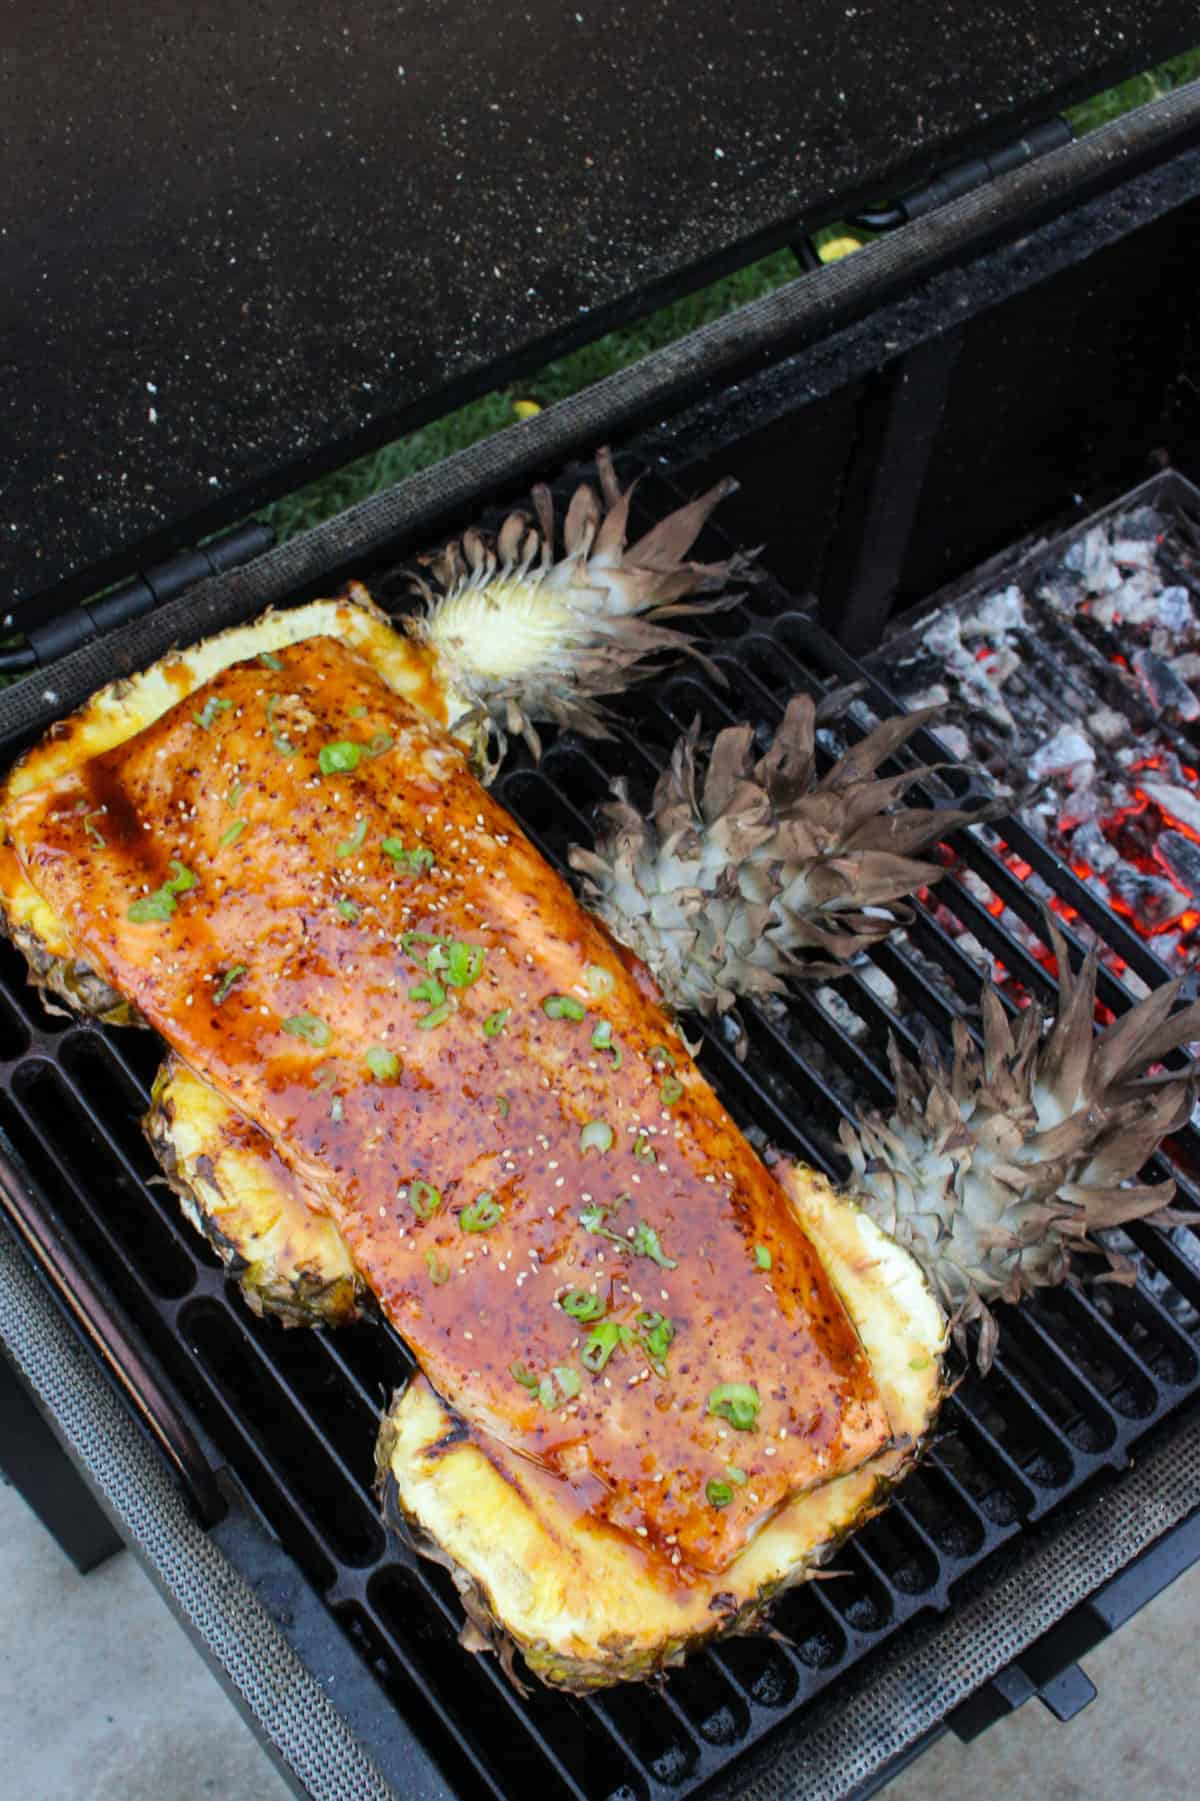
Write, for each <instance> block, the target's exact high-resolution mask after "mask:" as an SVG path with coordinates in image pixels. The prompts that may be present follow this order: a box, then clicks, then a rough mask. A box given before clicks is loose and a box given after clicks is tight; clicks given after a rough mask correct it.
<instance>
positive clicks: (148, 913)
mask: <svg viewBox="0 0 1200 1801" xmlns="http://www.w3.org/2000/svg"><path fill="white" fill-rule="evenodd" d="M174 911H175V896H174V895H173V894H168V893H167V890H166V889H165V888H156V889H155V890H154V893H153V894H143V895H142V896H141V897H140V899H138V900H135V901H134V902H133V903H132V905H131V906H130V908H129V912H128V915H127V917H128V918H129V919H131V920H132V921H133V923H134V925H137V926H143V925H146V924H148V923H149V921H150V920H152V919H170V917H171V915H172V913H174Z"/></svg>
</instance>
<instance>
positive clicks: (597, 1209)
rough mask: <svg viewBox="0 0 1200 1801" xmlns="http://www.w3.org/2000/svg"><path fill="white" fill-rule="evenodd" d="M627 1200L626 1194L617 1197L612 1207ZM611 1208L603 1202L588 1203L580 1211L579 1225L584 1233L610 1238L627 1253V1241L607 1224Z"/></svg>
mask: <svg viewBox="0 0 1200 1801" xmlns="http://www.w3.org/2000/svg"><path fill="white" fill-rule="evenodd" d="M628 1199H629V1196H628V1195H627V1194H621V1195H618V1196H617V1198H616V1200H615V1201H614V1202H613V1207H619V1206H620V1205H621V1203H622V1202H623V1201H627V1200H628ZM613 1207H609V1206H607V1205H606V1204H605V1203H604V1202H603V1201H589V1203H588V1205H587V1206H586V1207H583V1208H581V1209H580V1213H579V1223H580V1225H581V1226H582V1227H583V1229H584V1231H585V1232H594V1233H595V1234H596V1236H597V1238H610V1239H611V1240H612V1242H613V1243H614V1244H615V1245H619V1246H620V1248H621V1249H622V1250H623V1251H627V1250H628V1249H629V1244H628V1241H627V1240H626V1239H624V1238H622V1236H621V1234H620V1233H619V1232H614V1231H613V1229H612V1227H611V1226H610V1225H609V1223H608V1216H609V1214H610V1213H611V1212H612V1210H613Z"/></svg>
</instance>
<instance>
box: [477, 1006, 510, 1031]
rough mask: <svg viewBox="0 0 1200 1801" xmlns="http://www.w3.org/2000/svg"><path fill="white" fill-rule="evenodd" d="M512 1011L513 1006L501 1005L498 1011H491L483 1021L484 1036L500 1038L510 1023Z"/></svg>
mask: <svg viewBox="0 0 1200 1801" xmlns="http://www.w3.org/2000/svg"><path fill="white" fill-rule="evenodd" d="M511 1012H512V1008H511V1007H501V1008H500V1010H499V1011H498V1012H497V1013H489V1014H488V1016H487V1018H486V1019H485V1020H484V1022H483V1035H484V1037H485V1038H499V1036H500V1034H501V1032H502V1031H503V1030H504V1028H505V1026H506V1025H507V1024H508V1016H509V1014H510V1013H511Z"/></svg>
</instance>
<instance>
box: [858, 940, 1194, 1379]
mask: <svg viewBox="0 0 1200 1801" xmlns="http://www.w3.org/2000/svg"><path fill="white" fill-rule="evenodd" d="M1047 931H1048V934H1049V939H1050V943H1051V946H1052V948H1053V951H1054V956H1055V959H1056V961H1057V965H1058V972H1059V974H1058V980H1059V995H1058V1007H1057V1012H1056V1013H1055V1015H1054V1017H1053V1023H1049V1014H1048V1011H1047V1010H1046V1009H1044V1008H1043V1007H1042V1005H1041V1004H1040V1003H1039V1002H1036V1001H1035V1002H1034V1003H1033V1004H1032V1005H1031V1006H1029V1007H1028V1008H1027V1009H1026V1010H1025V1012H1024V1013H1023V1014H1022V1015H1021V1017H1020V1019H1019V1020H1018V1021H1017V1023H1016V1025H1015V1027H1014V1026H1013V1024H1012V1023H1011V1022H1010V1020H1009V1018H1008V1015H1007V1013H1006V1012H1005V1009H1004V1005H1003V1003H1002V1001H1001V999H1000V996H999V994H998V993H997V992H996V990H995V989H994V988H992V987H990V986H989V987H988V988H986V989H985V990H984V992H983V997H982V1007H981V1012H982V1025H983V1033H982V1045H981V1046H980V1045H977V1044H976V1043H975V1040H974V1039H973V1038H972V1036H971V1034H970V1032H969V1031H968V1029H967V1027H966V1025H965V1023H964V1022H963V1021H962V1020H956V1021H955V1026H954V1048H953V1057H952V1059H951V1061H950V1063H949V1064H948V1065H947V1064H946V1063H944V1062H943V1060H942V1058H941V1055H940V1052H939V1050H938V1047H937V1045H936V1044H935V1043H934V1042H932V1041H930V1043H928V1044H927V1045H926V1046H925V1047H924V1048H923V1050H922V1053H921V1057H920V1060H919V1062H917V1063H913V1062H911V1061H910V1060H909V1059H907V1058H906V1057H904V1056H903V1055H902V1054H901V1052H900V1050H899V1048H898V1046H897V1045H896V1044H895V1043H894V1041H893V1043H892V1044H891V1046H890V1058H891V1064H892V1072H893V1076H894V1079H895V1085H896V1104H895V1108H894V1110H893V1111H892V1113H891V1115H890V1116H889V1117H887V1118H886V1119H885V1118H884V1117H883V1115H882V1114H880V1113H878V1112H871V1113H868V1114H864V1115H863V1116H862V1117H861V1118H860V1120H859V1123H858V1128H857V1130H855V1129H854V1128H853V1127H851V1126H849V1125H848V1124H843V1127H842V1142H843V1144H844V1146H845V1149H846V1151H847V1153H848V1155H849V1157H850V1161H851V1165H852V1168H853V1171H854V1183H855V1193H856V1197H857V1198H858V1199H859V1201H860V1203H861V1204H862V1205H863V1206H864V1207H865V1208H866V1209H867V1210H868V1211H869V1212H870V1214H871V1216H872V1218H873V1219H874V1220H875V1221H876V1222H877V1223H878V1224H879V1225H880V1226H882V1227H883V1229H884V1231H886V1232H888V1233H889V1234H890V1235H891V1236H892V1237H894V1238H896V1239H897V1240H898V1242H899V1243H900V1244H902V1245H903V1246H904V1247H905V1248H906V1249H907V1250H909V1251H911V1252H912V1254H913V1255H914V1256H915V1257H916V1258H917V1260H918V1262H920V1263H921V1265H922V1267H923V1268H924V1269H925V1270H926V1272H927V1274H928V1275H929V1277H930V1279H931V1281H932V1282H933V1284H934V1286H935V1289H936V1291H937V1293H938V1295H939V1297H940V1299H941V1301H942V1303H943V1305H944V1306H945V1308H946V1310H947V1313H948V1314H949V1315H950V1317H951V1319H952V1321H953V1325H954V1331H955V1337H956V1340H957V1341H958V1343H959V1345H960V1348H962V1349H963V1350H965V1349H966V1343H967V1339H966V1329H967V1327H968V1325H970V1324H971V1322H972V1321H977V1322H978V1323H979V1327H980V1336H979V1343H978V1348H977V1353H976V1355H977V1360H978V1362H979V1366H980V1368H981V1369H982V1370H984V1371H986V1370H987V1368H988V1367H989V1366H990V1364H991V1361H992V1357H993V1355H994V1353H995V1347H996V1338H997V1327H996V1321H995V1318H994V1316H993V1314H992V1311H991V1309H992V1306H993V1305H994V1304H995V1303H996V1302H997V1301H1019V1300H1020V1299H1021V1297H1022V1296H1023V1295H1025V1294H1029V1293H1030V1292H1032V1290H1034V1289H1035V1288H1040V1287H1047V1286H1052V1285H1054V1284H1057V1283H1060V1282H1063V1281H1065V1280H1067V1279H1068V1278H1069V1277H1071V1276H1074V1275H1076V1274H1077V1273H1078V1268H1079V1264H1078V1260H1079V1259H1080V1258H1083V1257H1085V1256H1092V1257H1101V1258H1104V1259H1106V1260H1107V1263H1108V1266H1109V1267H1108V1272H1107V1273H1108V1275H1109V1276H1110V1278H1113V1279H1116V1280H1121V1281H1132V1280H1133V1279H1134V1276H1135V1273H1136V1272H1135V1270H1134V1267H1133V1265H1132V1264H1131V1263H1130V1262H1129V1260H1128V1259H1127V1258H1126V1257H1124V1256H1123V1255H1122V1254H1121V1253H1120V1252H1119V1251H1117V1250H1115V1249H1113V1248H1111V1247H1110V1246H1107V1245H1104V1244H1103V1243H1099V1242H1097V1241H1096V1239H1095V1236H1094V1235H1095V1234H1096V1233H1098V1232H1103V1231H1107V1230H1110V1229H1112V1228H1114V1227H1118V1226H1125V1225H1129V1224H1131V1223H1132V1222H1133V1221H1135V1220H1149V1221H1151V1222H1155V1223H1163V1224H1169V1223H1171V1222H1172V1220H1173V1218H1174V1216H1173V1215H1172V1214H1170V1213H1169V1212H1168V1211H1167V1209H1168V1208H1169V1204H1170V1202H1171V1200H1172V1198H1173V1196H1174V1193H1175V1184H1174V1183H1173V1182H1171V1181H1167V1182H1162V1183H1156V1184H1146V1183H1138V1182H1137V1181H1136V1180H1135V1179H1134V1178H1135V1177H1136V1176H1137V1174H1138V1172H1139V1171H1140V1170H1141V1169H1142V1167H1143V1166H1144V1164H1145V1163H1146V1161H1147V1159H1148V1158H1149V1157H1151V1156H1152V1155H1153V1153H1154V1152H1155V1151H1156V1150H1157V1148H1158V1146H1159V1145H1160V1144H1161V1142H1162V1140H1163V1138H1164V1137H1166V1136H1167V1135H1168V1134H1169V1133H1171V1132H1173V1131H1176V1130H1178V1128H1179V1127H1180V1126H1182V1125H1183V1124H1184V1123H1185V1121H1186V1120H1187V1118H1188V1116H1189V1113H1190V1111H1191V1108H1192V1104H1193V1101H1194V1098H1195V1072H1194V1071H1192V1070H1189V1071H1187V1072H1186V1073H1183V1074H1167V1073H1160V1074H1152V1073H1149V1072H1151V1071H1152V1070H1153V1069H1154V1067H1155V1065H1157V1064H1159V1063H1160V1062H1161V1060H1162V1059H1163V1058H1164V1057H1166V1056H1167V1055H1169V1054H1170V1052H1172V1051H1174V1050H1176V1049H1177V1048H1178V1047H1179V1046H1180V1045H1183V1044H1186V1043H1188V1042H1189V1041H1190V1040H1192V1039H1197V1038H1200V1002H1196V1003H1193V1004H1192V1005H1191V1006H1189V1007H1185V1008H1183V1009H1182V1010H1181V1011H1180V1012H1178V1013H1172V1011H1171V1009H1172V1007H1173V1006H1174V1003H1175V1001H1176V1000H1177V998H1178V996H1179V993H1180V989H1181V983H1179V982H1170V983H1167V984H1166V985H1165V986H1164V987H1162V988H1159V989H1157V990H1156V991H1155V992H1154V993H1153V994H1150V995H1148V996H1147V997H1146V998H1145V1000H1142V1001H1139V1002H1138V1004H1137V1005H1136V1006H1134V1007H1131V1008H1130V1010H1129V1011H1128V1012H1127V1013H1126V1014H1124V1015H1123V1016H1122V1017H1121V1018H1120V1019H1118V1020H1117V1021H1115V1022H1114V1023H1113V1024H1112V1025H1110V1026H1108V1027H1107V1028H1106V1029H1105V1030H1104V1031H1102V1032H1100V1033H1099V1034H1097V1033H1096V1032H1095V1029H1094V1023H1093V1022H1094V1018H1095V1008H1096V952H1095V951H1094V950H1093V951H1091V952H1089V954H1088V956H1087V957H1086V958H1085V960H1084V962H1083V965H1082V967H1081V969H1080V970H1079V971H1078V973H1072V970H1071V965H1070V958H1069V955H1068V951H1067V946H1066V943H1065V941H1064V939H1063V936H1062V934H1061V932H1060V931H1059V930H1058V928H1057V927H1056V926H1055V924H1054V922H1053V920H1052V919H1051V918H1050V917H1049V916H1047Z"/></svg>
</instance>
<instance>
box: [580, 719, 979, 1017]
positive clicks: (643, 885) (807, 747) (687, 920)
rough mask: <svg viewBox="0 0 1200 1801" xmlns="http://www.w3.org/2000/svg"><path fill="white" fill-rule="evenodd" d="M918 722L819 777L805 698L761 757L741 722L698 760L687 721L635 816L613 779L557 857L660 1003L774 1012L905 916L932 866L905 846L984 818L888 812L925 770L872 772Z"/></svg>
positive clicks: (899, 807) (871, 741) (891, 730)
mask: <svg viewBox="0 0 1200 1801" xmlns="http://www.w3.org/2000/svg"><path fill="white" fill-rule="evenodd" d="M841 698H843V699H844V696H843V697H841ZM929 717H930V712H929V711H925V712H920V713H911V714H906V715H902V716H900V717H899V718H895V719H887V720H885V721H884V722H883V723H882V724H881V725H878V726H876V728H875V729H874V731H872V732H870V733H869V734H868V735H867V736H866V737H864V738H862V739H861V740H860V741H859V742H858V743H857V744H855V745H854V746H853V747H852V748H851V749H850V750H848V751H847V752H846V754H845V755H844V756H843V757H842V758H841V759H840V760H839V761H838V762H836V763H835V764H834V765H833V767H832V768H831V769H829V770H827V772H826V773H825V774H824V775H823V776H822V775H820V774H819V772H818V767H817V754H816V727H817V724H818V723H819V720H818V713H817V708H816V707H815V705H814V703H813V701H812V699H811V698H810V697H809V696H808V695H806V694H800V695H796V696H795V698H794V699H793V700H792V701H791V702H790V703H789V705H788V708H787V711H786V713H785V714H784V717H783V720H782V722H781V723H780V725H779V728H778V730H777V731H776V733H775V736H774V738H773V740H772V742H771V744H770V746H769V748H768V749H767V751H766V752H765V754H763V755H761V756H758V755H756V752H755V735H754V730H753V728H752V727H751V726H748V725H739V726H730V727H729V728H727V729H726V730H724V731H722V732H719V733H718V734H717V736H716V738H715V739H714V740H713V743H712V745H711V748H710V749H709V751H708V753H707V757H705V755H704V751H703V748H702V745H701V740H700V725H699V721H696V722H695V723H694V724H693V725H692V727H691V729H690V730H689V731H688V732H686V733H685V734H684V736H683V737H681V738H680V739H679V741H678V742H677V743H676V745H675V748H674V751H673V753H672V756H671V761H670V765H669V767H668V768H667V769H666V770H665V771H664V773H663V774H662V776H661V777H660V779H659V781H658V784H657V786H656V788H655V791H654V798H653V801H652V804H651V808H650V812H649V814H648V815H646V814H643V813H642V812H641V811H639V809H638V808H637V807H635V806H634V805H633V804H632V803H631V801H630V799H629V793H628V789H627V788H626V786H625V784H624V783H623V782H621V781H618V782H616V783H615V784H614V788H613V799H612V800H611V801H610V802H608V803H607V805H606V806H605V807H604V808H603V809H602V811H601V817H600V830H599V832H598V835H597V840H596V846H595V849H594V850H592V851H588V850H583V849H580V848H578V847H576V848H575V849H573V850H572V852H571V859H570V860H571V864H572V867H573V868H575V869H576V870H577V871H578V872H579V873H580V874H581V876H582V877H583V891H584V898H585V900H586V901H587V903H588V904H589V905H590V906H592V907H594V908H595V910H596V911H597V912H598V913H599V914H600V915H601V917H602V918H603V919H604V921H605V922H606V924H607V925H608V926H609V928H610V930H611V931H612V932H613V934H614V935H615V936H616V937H617V938H619V939H620V940H621V942H622V943H624V944H625V945H627V946H628V948H629V949H630V950H632V951H634V952H636V954H637V955H638V956H639V957H640V958H641V959H642V961H643V962H644V963H646V964H647V965H648V967H649V968H650V970H651V971H652V972H653V974H654V976H655V978H656V979H657V981H658V983H659V986H660V988H661V990H662V992H663V995H664V997H665V999H666V1000H667V1001H668V1002H670V1003H671V1004H672V1005H673V1006H675V1007H678V1008H691V1009H694V1010H696V1011H698V1012H700V1013H703V1014H705V1015H708V1016H710V1017H711V1016H712V1015H714V1014H716V1015H722V1016H730V1017H731V1018H733V1019H734V1023H735V1031H736V1018H735V1016H733V1015H732V1011H731V1010H732V1009H733V1008H734V1006H735V1003H736V1001H737V999H738V997H739V996H743V997H751V998H756V999H759V1000H761V1001H767V1002H768V1003H775V1002H777V999H778V997H779V996H781V995H782V994H783V993H784V992H785V991H786V989H787V987H788V984H789V983H790V982H792V981H794V980H796V979H798V978H803V977H810V976H811V977H825V976H828V975H836V974H840V973H841V970H842V966H843V965H844V964H845V963H846V962H847V961H848V960H849V959H850V958H851V957H853V956H855V955H856V954H857V953H858V952H859V951H861V950H864V949H865V948H866V947H867V946H868V945H871V944H874V943H876V942H877V941H878V940H879V939H881V938H884V937H886V935H887V934H888V933H889V932H890V931H891V930H892V929H893V927H894V926H896V925H898V924H901V923H904V922H905V921H907V920H908V919H909V918H910V917H911V914H910V912H909V910H908V908H906V907H905V906H904V905H903V900H904V897H906V896H908V895H910V894H912V893H914V892H915V891H916V890H917V889H919V888H921V887H922V886H924V885H925V884H926V883H928V882H935V881H937V880H938V878H939V877H940V876H941V875H942V874H943V873H944V871H943V869H942V866H941V865H940V864H938V863H932V862H924V861H921V860H920V853H921V852H923V851H926V850H928V849H929V848H930V847H931V846H932V845H934V844H936V843H937V842H938V840H939V839H941V838H943V837H944V836H945V835H946V834H947V833H948V832H950V831H952V830H953V829H954V828H955V827H956V826H958V825H961V824H963V823H964V822H965V821H968V820H978V819H981V818H984V817H987V815H986V814H985V813H979V812H966V811H962V810H959V809H957V808H939V809H930V808H927V807H908V806H905V805H903V797H904V795H905V792H906V791H907V790H908V789H909V788H910V787H911V786H912V785H913V783H914V782H916V781H919V780H920V779H922V778H923V777H925V776H927V775H928V774H929V771H928V770H927V769H923V768H917V769H911V770H905V771H904V772H902V773H901V774H899V775H891V776H878V775H877V774H876V771H877V770H878V768H879V766H880V765H881V764H882V763H884V762H885V761H886V760H887V759H888V758H889V757H891V756H892V755H894V754H895V752H897V751H898V750H899V749H900V748H901V747H902V746H903V745H904V744H905V743H906V742H907V741H908V739H909V738H910V737H912V735H913V733H914V732H916V731H918V730H919V729H920V727H921V726H923V725H924V724H925V723H926V721H927V720H928V719H929ZM737 1041H738V1042H739V1043H740V1042H741V1039H740V1034H737Z"/></svg>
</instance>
